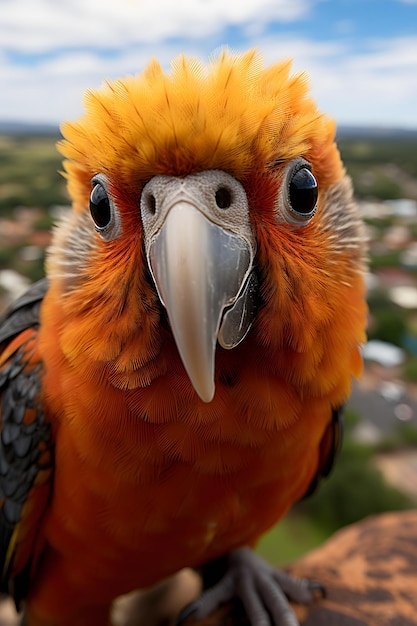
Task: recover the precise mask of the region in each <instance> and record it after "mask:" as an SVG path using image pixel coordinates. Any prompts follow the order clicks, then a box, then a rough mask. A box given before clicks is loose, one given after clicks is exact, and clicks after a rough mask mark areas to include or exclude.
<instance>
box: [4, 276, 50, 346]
mask: <svg viewBox="0 0 417 626" xmlns="http://www.w3.org/2000/svg"><path fill="white" fill-rule="evenodd" d="M47 291H48V280H47V279H46V278H43V279H42V280H39V281H38V282H37V283H35V284H34V285H32V286H31V287H30V289H29V290H28V291H27V292H26V293H24V294H23V296H21V297H20V298H18V299H17V300H16V301H15V302H14V303H13V304H12V305H11V307H10V308H9V309H8V310H7V311H6V313H5V314H4V315H3V316H1V317H0V347H1V344H2V343H4V342H5V341H10V340H11V339H13V337H15V336H16V335H18V334H19V333H21V332H22V331H24V330H26V329H27V328H37V327H38V326H39V309H40V306H41V304H42V300H43V298H44V296H45V294H46V292H47Z"/></svg>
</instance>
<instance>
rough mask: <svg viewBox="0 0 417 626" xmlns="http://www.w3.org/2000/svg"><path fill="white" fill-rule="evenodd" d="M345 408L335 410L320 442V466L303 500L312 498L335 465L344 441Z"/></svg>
mask: <svg viewBox="0 0 417 626" xmlns="http://www.w3.org/2000/svg"><path fill="white" fill-rule="evenodd" d="M343 424H344V422H343V407H340V408H338V409H334V410H333V414H332V420H331V422H330V423H329V424H328V426H327V428H326V430H325V431H324V434H323V437H322V438H321V442H320V453H319V466H318V468H317V472H316V475H315V476H314V478H313V480H312V481H311V483H310V485H309V487H308V489H307V491H306V493H305V494H304V496H303V498H307V497H308V496H311V495H312V494H313V493H314V492H315V491H316V489H317V487H318V485H319V484H320V482H321V480H322V479H323V478H326V477H327V476H328V475H329V474H330V472H331V470H332V468H333V465H334V462H335V459H336V457H337V454H338V452H339V451H340V448H341V446H342V441H343Z"/></svg>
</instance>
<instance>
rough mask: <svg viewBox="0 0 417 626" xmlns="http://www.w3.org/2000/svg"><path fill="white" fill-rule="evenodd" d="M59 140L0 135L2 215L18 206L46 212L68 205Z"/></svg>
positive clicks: (42, 137) (49, 137)
mask: <svg viewBox="0 0 417 626" xmlns="http://www.w3.org/2000/svg"><path fill="white" fill-rule="evenodd" d="M55 143H56V137H51V136H49V135H48V136H32V137H21V136H16V137H5V136H0V215H3V216H4V215H9V214H10V213H11V212H12V211H13V209H14V207H16V206H36V207H41V208H43V209H47V208H48V207H50V206H51V205H54V204H62V203H64V202H68V200H67V197H66V193H65V182H64V180H63V178H62V176H61V175H60V174H59V169H60V168H61V157H60V155H59V154H58V152H57V150H56V148H55Z"/></svg>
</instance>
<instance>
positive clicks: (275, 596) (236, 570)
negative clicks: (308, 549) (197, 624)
mask: <svg viewBox="0 0 417 626" xmlns="http://www.w3.org/2000/svg"><path fill="white" fill-rule="evenodd" d="M317 592H319V594H320V596H321V597H324V596H325V589H324V587H323V586H322V585H321V584H320V583H318V582H316V581H309V580H307V579H303V578H295V577H294V576H291V575H290V574H287V573H285V572H283V571H282V570H275V569H274V568H272V567H271V566H270V565H268V564H267V563H265V561H263V560H262V559H261V558H260V557H259V556H257V555H256V554H254V553H253V552H252V550H250V549H249V548H240V549H238V550H235V551H233V552H231V553H230V555H229V569H228V571H227V572H226V574H225V576H224V577H223V578H222V579H221V580H220V581H219V582H218V583H217V584H216V585H214V586H213V587H211V588H210V589H208V590H207V591H205V592H204V593H203V594H202V595H201V596H200V597H199V598H198V599H197V600H195V601H194V602H193V603H192V604H190V605H188V607H186V608H185V609H184V611H182V613H181V615H180V617H179V618H178V621H177V624H176V626H181V623H182V621H183V620H184V619H185V618H186V617H188V616H189V615H191V613H193V614H194V616H195V617H196V618H197V619H204V618H205V617H207V616H208V615H210V614H211V613H213V611H215V610H216V609H217V608H218V607H219V606H220V605H221V604H225V603H226V602H229V601H231V600H232V599H233V598H236V597H238V598H239V599H240V601H241V602H242V604H243V607H244V609H245V611H246V614H247V617H248V620H249V623H250V624H251V626H299V623H298V620H297V618H296V616H295V613H294V611H293V610H292V608H291V607H290V605H289V602H288V598H290V599H291V600H293V601H294V602H297V603H300V604H308V603H309V602H312V601H313V600H314V599H315V598H316V597H317Z"/></svg>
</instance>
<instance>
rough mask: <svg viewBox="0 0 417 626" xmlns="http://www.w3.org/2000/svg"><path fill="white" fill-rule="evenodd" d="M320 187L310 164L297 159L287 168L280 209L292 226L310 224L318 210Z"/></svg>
mask: <svg viewBox="0 0 417 626" xmlns="http://www.w3.org/2000/svg"><path fill="white" fill-rule="evenodd" d="M317 198H318V185H317V181H316V179H315V177H314V174H313V172H312V171H311V166H310V164H309V163H308V162H307V161H305V160H304V159H301V158H300V159H295V161H293V162H292V163H291V164H290V165H289V167H288V168H287V170H286V172H285V175H284V180H283V184H282V189H281V197H280V209H281V213H282V214H283V217H284V218H285V220H286V221H287V222H289V223H291V224H298V225H303V224H306V223H308V222H309V221H310V220H311V218H312V217H313V215H314V214H315V212H316V210H317Z"/></svg>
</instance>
